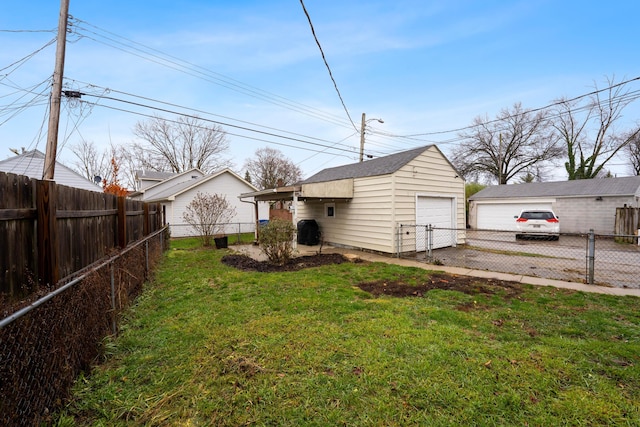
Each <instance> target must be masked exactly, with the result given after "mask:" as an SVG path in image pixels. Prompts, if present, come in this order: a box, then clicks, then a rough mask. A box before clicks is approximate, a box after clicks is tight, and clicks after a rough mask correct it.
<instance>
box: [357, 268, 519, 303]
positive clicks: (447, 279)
mask: <svg viewBox="0 0 640 427" xmlns="http://www.w3.org/2000/svg"><path fill="white" fill-rule="evenodd" d="M358 287H359V288H360V289H362V290H363V291H366V292H369V293H370V294H372V295H374V296H380V295H389V296H394V297H422V296H424V294H426V293H427V292H429V291H431V290H433V289H443V290H448V291H458V292H462V293H465V294H468V295H478V294H484V295H496V294H499V295H501V296H502V297H503V298H506V299H509V298H514V297H516V296H518V295H520V294H521V293H522V287H521V286H520V283H518V282H510V281H507V280H498V279H479V278H477V277H471V276H458V275H454V274H447V273H437V274H432V275H431V276H429V278H428V279H427V280H426V281H425V282H423V283H419V284H415V285H413V284H407V283H404V282H402V281H398V280H391V281H390V280H378V281H375V282H367V283H360V284H359V285H358Z"/></svg>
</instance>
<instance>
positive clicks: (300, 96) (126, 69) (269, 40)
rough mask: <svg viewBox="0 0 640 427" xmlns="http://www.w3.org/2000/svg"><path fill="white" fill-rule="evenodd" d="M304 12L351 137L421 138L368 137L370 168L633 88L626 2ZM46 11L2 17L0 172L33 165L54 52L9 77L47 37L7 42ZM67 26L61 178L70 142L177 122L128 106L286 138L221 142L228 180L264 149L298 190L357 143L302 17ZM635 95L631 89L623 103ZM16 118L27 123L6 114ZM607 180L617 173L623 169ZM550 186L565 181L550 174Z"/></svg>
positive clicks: (200, 17)
mask: <svg viewBox="0 0 640 427" xmlns="http://www.w3.org/2000/svg"><path fill="white" fill-rule="evenodd" d="M305 5H306V8H307V11H308V12H309V14H310V16H311V19H312V21H313V25H314V28H315V31H316V35H317V36H318V39H319V41H320V43H321V45H322V48H323V50H324V53H325V55H326V59H327V61H328V63H329V65H330V67H331V70H332V73H333V76H334V78H335V81H336V83H337V86H338V89H339V90H340V93H341V95H342V98H343V100H344V103H345V105H346V107H347V110H348V111H349V115H350V116H351V120H353V122H354V124H355V127H356V128H359V126H360V120H361V115H362V113H363V112H366V114H367V118H382V119H383V120H384V124H380V123H377V122H370V123H369V125H370V129H371V130H372V131H374V132H376V131H377V132H385V133H389V134H394V135H413V134H425V133H430V134H432V135H427V136H423V137H420V138H414V139H407V138H389V137H385V136H384V135H380V134H375V133H374V134H371V135H367V142H366V150H365V152H366V153H368V154H372V155H383V154H386V153H391V152H396V151H399V150H403V149H408V148H412V147H416V146H420V145H426V144H429V143H436V144H438V146H439V147H440V148H441V149H442V150H443V151H444V152H445V153H448V152H449V150H450V149H451V148H453V147H454V146H455V143H456V139H457V133H456V132H447V131H451V130H454V129H458V128H462V127H465V126H468V125H470V124H471V123H472V121H473V119H474V118H475V117H476V116H483V117H484V116H488V117H489V118H493V117H495V115H496V114H497V113H498V112H499V111H500V110H501V109H504V108H509V107H511V106H512V105H513V104H514V103H516V102H521V103H522V104H523V106H524V107H525V108H538V107H542V106H545V105H547V104H549V103H550V102H552V101H553V100H554V99H557V98H559V97H562V96H566V97H574V96H579V95H582V94H585V93H587V92H590V91H592V90H593V88H594V84H598V86H599V87H604V86H606V78H607V77H613V76H615V79H616V80H617V81H621V80H625V79H632V78H635V77H638V76H640V57H639V56H638V54H637V52H638V47H637V41H638V34H637V26H636V20H637V17H638V16H640V2H637V1H635V0H626V1H611V2H593V1H592V2H584V1H561V2H559V1H551V0H549V1H547V0H543V1H535V0H527V1H483V2H478V1H412V0H395V1H366V2H365V1H360V0H353V1H334V0H306V1H305ZM58 9H59V2H58V1H55V0H47V1H44V0H32V1H29V2H26V1H23V2H15V1H11V2H4V4H3V10H2V14H0V46H2V48H1V49H0V114H1V115H0V158H5V157H7V156H9V155H10V152H9V148H10V147H14V148H18V147H25V148H27V149H32V148H38V149H40V150H42V151H44V149H45V145H46V126H45V128H44V130H41V127H42V123H43V118H44V117H45V115H46V111H47V105H46V97H47V95H48V93H47V92H46V80H47V79H48V78H49V76H50V75H51V74H52V71H53V64H54V54H55V45H51V46H49V47H47V48H45V49H43V50H42V51H41V52H39V53H38V54H36V55H35V56H33V57H32V58H31V59H29V60H28V61H26V62H25V63H24V64H23V65H21V66H20V67H19V68H16V67H9V68H7V67H8V66H9V65H10V64H12V63H14V62H15V61H18V60H20V59H21V58H23V57H25V56H27V55H29V54H31V53H32V52H34V51H36V50H38V49H40V48H41V47H42V46H43V45H45V44H46V43H47V42H48V41H49V40H51V39H52V38H53V37H55V33H54V32H30V31H29V32H25V31H19V32H14V31H6V30H53V29H55V28H56V26H57V20H58ZM69 12H70V14H71V15H72V16H73V17H74V18H75V19H74V20H73V21H72V22H73V23H74V25H73V26H72V27H71V33H70V34H69V43H68V47H67V60H66V68H65V77H66V78H67V86H66V88H68V89H73V90H80V91H82V92H86V93H90V94H91V95H90V96H87V97H83V101H82V102H80V103H72V104H65V105H64V107H63V112H62V118H61V125H60V129H61V131H60V143H59V157H60V159H61V160H62V161H63V162H70V161H73V159H74V156H73V153H72V152H71V149H70V147H71V145H73V144H75V143H77V142H78V141H79V140H81V139H85V140H88V141H93V142H95V143H96V144H97V145H99V146H104V145H105V144H107V143H109V142H110V141H111V142H114V143H128V142H131V141H133V140H134V136H133V134H132V132H131V129H132V128H133V126H134V125H135V123H136V122H137V121H140V120H144V119H145V117H144V116H141V115H137V114H133V113H132V112H136V113H139V114H151V115H152V114H154V113H157V114H161V115H162V116H164V117H175V115H174V114H171V113H166V112H158V111H157V110H153V109H150V108H146V107H142V106H134V105H133V104H131V103H130V102H135V103H139V104H144V105H149V106H154V107H161V108H163V109H166V110H170V111H181V112H187V113H189V112H191V113H193V111H192V110H188V109H195V110H198V113H197V114H199V115H200V116H202V117H204V118H207V119H211V120H217V121H220V122H222V123H228V124H234V125H236V126H241V127H244V128H248V129H251V130H258V131H260V132H267V133H270V134H277V135H281V136H282V135H285V136H288V137H289V138H292V139H286V138H281V137H277V136H273V135H267V134H265V133H258V132H252V131H250V130H243V129H240V128H233V127H225V129H226V130H227V131H228V132H229V133H230V135H229V141H230V146H231V150H230V152H229V158H230V161H231V163H230V164H233V165H234V167H235V169H236V170H237V171H239V172H241V173H243V171H242V165H243V164H244V161H245V159H246V158H247V157H251V156H252V155H253V153H254V152H255V150H256V149H258V148H262V147H265V146H270V147H273V148H277V149H279V150H281V151H282V152H283V153H284V154H285V155H287V156H288V157H289V158H291V159H292V160H294V161H295V162H296V163H298V164H299V166H300V167H301V169H302V170H303V172H304V174H305V175H306V176H310V175H311V174H313V173H315V172H317V171H318V170H320V169H322V168H324V167H329V166H336V165H340V164H345V163H351V162H354V161H357V159H358V151H359V135H358V133H357V132H356V129H355V128H354V125H352V124H351V123H350V121H349V118H348V116H347V113H346V112H345V110H344V108H343V107H342V104H341V102H340V99H339V97H338V95H337V93H336V90H335V89H334V87H333V82H332V81H331V79H330V77H329V74H328V71H327V69H326V68H325V65H324V63H323V62H322V57H321V55H320V51H319V49H318V47H317V45H316V43H315V41H314V39H313V36H312V34H311V29H310V27H309V23H308V21H307V18H306V16H305V14H304V12H303V10H302V6H301V4H300V2H299V1H295V0H288V1H282V0H270V1H242V0H236V1H215V0H214V1H212V0H207V1H205V0H200V1H196V0H184V1H181V2H175V1H164V0H155V1H142V0H140V1H135V2H131V1H126V2H125V1H120V0H115V1H109V2H104V1H90V0H83V1H79V0H71V5H70V11H69ZM134 49H138V50H134ZM149 49H154V50H153V51H151V50H149ZM125 50H127V51H129V52H125ZM132 52H133V54H132ZM167 61H170V63H168V62H167ZM158 62H163V64H159V63H158ZM167 64H168V65H170V66H167ZM176 68H179V70H177V69H176ZM180 70H182V71H180ZM185 71H186V72H185ZM38 84H40V85H39V86H38ZM639 86H640V82H634V83H633V84H631V85H630V86H629V89H630V90H638V89H640V87H639ZM106 88H108V89H109V91H106ZM27 89H28V90H30V92H29V91H25V90H27ZM34 91H35V92H37V93H40V94H41V95H40V96H36V95H34V93H33V92H34ZM101 96H102V97H103V98H101ZM104 96H108V97H112V98H116V99H120V100H126V101H129V103H122V102H120V101H113V100H107V99H105V98H104ZM141 97H144V98H146V99H143V98H141ZM156 100H157V101H164V102H167V103H171V104H172V105H171V106H167V105H166V104H159V103H157V102H155V101H156ZM95 102H97V105H95V106H92V105H91V104H92V103H95ZM23 103H24V104H28V107H27V108H25V109H18V108H17V107H18V106H20V105H21V104H23ZM285 105H286V107H285ZM114 107H115V108H120V109H126V110H129V111H131V112H123V111H117V110H114V109H113V108H114ZM638 120H640V102H639V101H634V102H633V103H632V104H631V105H630V106H629V107H627V109H626V110H625V116H624V118H623V120H622V121H621V122H620V128H625V127H630V126H631V125H632V124H633V123H635V122H637V121H638ZM439 132H444V133H439ZM246 136H249V137H251V138H258V139H260V140H261V141H258V140H255V139H249V138H246ZM266 141H269V142H266ZM303 141H304V142H303ZM328 147H331V148H328ZM318 151H321V152H318ZM610 169H611V170H612V171H613V172H614V173H616V174H617V175H618V176H623V175H627V174H628V173H629V171H628V170H627V168H626V167H625V166H624V159H616V161H615V162H614V163H612V164H611V166H610ZM550 178H552V179H564V178H565V175H564V174H563V171H562V169H561V168H559V169H557V171H556V172H553V173H552V176H551V177H550Z"/></svg>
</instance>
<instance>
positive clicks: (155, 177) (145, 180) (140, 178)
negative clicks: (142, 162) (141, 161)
mask: <svg viewBox="0 0 640 427" xmlns="http://www.w3.org/2000/svg"><path fill="white" fill-rule="evenodd" d="M175 175H177V174H175V173H173V172H156V171H145V170H141V171H136V176H135V179H136V182H137V183H138V190H144V189H146V188H149V187H151V186H153V185H156V184H158V183H160V182H162V181H164V180H167V179H169V178H171V177H173V176H175Z"/></svg>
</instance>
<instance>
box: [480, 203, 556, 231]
mask: <svg viewBox="0 0 640 427" xmlns="http://www.w3.org/2000/svg"><path fill="white" fill-rule="evenodd" d="M523 209H551V202H548V203H547V202H545V203H491V204H489V203H487V204H480V203H479V204H477V205H476V215H477V219H478V220H477V224H478V229H479V230H508V231H515V229H516V220H515V218H514V216H517V215H519V214H520V211H522V210H523Z"/></svg>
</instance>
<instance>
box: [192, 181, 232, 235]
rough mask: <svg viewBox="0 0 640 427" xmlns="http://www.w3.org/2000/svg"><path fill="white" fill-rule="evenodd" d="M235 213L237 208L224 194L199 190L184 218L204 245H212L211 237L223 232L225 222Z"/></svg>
mask: <svg viewBox="0 0 640 427" xmlns="http://www.w3.org/2000/svg"><path fill="white" fill-rule="evenodd" d="M235 215H236V209H235V208H234V207H233V206H232V205H231V203H230V202H229V201H228V200H227V198H226V197H225V196H224V195H220V194H205V193H201V192H200V191H198V193H197V194H196V196H195V197H194V198H193V200H191V202H190V203H189V204H188V205H187V208H186V210H185V211H184V212H183V214H182V218H183V219H184V220H185V221H186V222H187V223H188V224H190V225H191V226H192V227H193V228H194V229H195V230H196V231H197V232H198V234H199V235H200V239H202V245H203V246H211V238H212V237H214V236H215V235H217V234H221V233H223V232H224V226H225V224H226V223H228V222H229V221H231V219H233V217H234V216H235Z"/></svg>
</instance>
